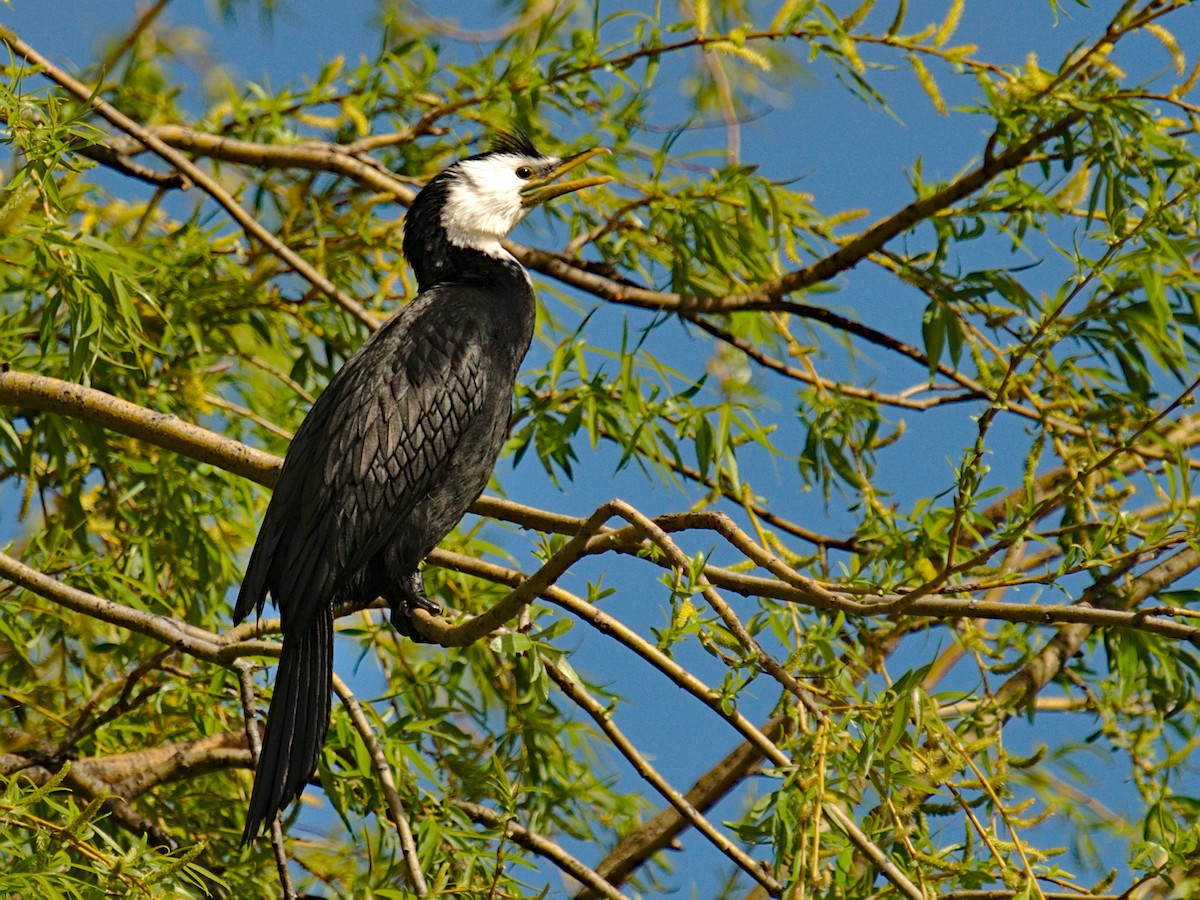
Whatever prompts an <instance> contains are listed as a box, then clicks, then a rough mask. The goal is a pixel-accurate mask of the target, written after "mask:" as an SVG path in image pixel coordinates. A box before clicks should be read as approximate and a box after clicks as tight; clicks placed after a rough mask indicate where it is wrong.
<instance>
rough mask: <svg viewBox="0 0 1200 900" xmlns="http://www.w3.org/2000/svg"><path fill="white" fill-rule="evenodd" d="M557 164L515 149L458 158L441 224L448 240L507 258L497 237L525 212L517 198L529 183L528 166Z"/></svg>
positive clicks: (523, 215) (514, 225) (502, 234)
mask: <svg viewBox="0 0 1200 900" xmlns="http://www.w3.org/2000/svg"><path fill="white" fill-rule="evenodd" d="M557 163H558V160H557V159H554V158H547V157H541V158H538V159H530V158H528V157H525V156H520V155H518V154H515V153H501V154H497V155H495V156H488V157H486V158H485V159H468V160H464V161H463V162H460V163H459V164H458V172H459V177H458V178H456V179H455V180H454V181H453V183H452V184H451V187H450V191H449V194H448V196H447V198H446V203H445V205H444V206H443V207H442V227H444V228H445V229H446V237H447V238H449V240H450V243H452V244H455V245H457V246H459V247H471V248H473V249H476V250H482V251H483V252H484V253H487V254H488V255H490V256H498V257H507V256H508V255H509V254H508V252H507V251H505V250H504V248H502V247H501V246H500V239H501V238H502V237H504V236H505V235H507V234H508V233H509V232H510V231H512V230H513V228H515V227H516V225H517V223H518V222H520V221H521V220H522V219H523V218H525V214H526V213H527V212H529V208H528V207H526V206H524V205H523V204H522V203H521V188H523V187H525V186H526V184H527V183H528V181H529V177H530V174H529V173H530V172H531V170H532V172H537V171H541V170H544V169H546V168H548V167H551V166H553V165H555V164H557ZM518 172H519V173H520V174H518ZM522 175H524V176H525V177H523V178H522V177H521V176H522Z"/></svg>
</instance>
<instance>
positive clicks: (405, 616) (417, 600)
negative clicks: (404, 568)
mask: <svg viewBox="0 0 1200 900" xmlns="http://www.w3.org/2000/svg"><path fill="white" fill-rule="evenodd" d="M388 607H389V608H390V609H391V611H392V612H391V620H392V627H393V628H395V629H396V630H397V631H398V632H400V633H401V634H402V635H404V636H405V637H406V638H410V639H412V640H414V641H417V642H418V643H422V644H426V643H429V639H428V638H426V637H424V636H423V635H422V634H421V633H420V632H418V631H417V629H416V628H414V627H413V622H412V618H413V613H414V612H416V611H417V610H418V609H423V610H425V612H427V613H429V614H430V615H431V616H440V615H441V614H442V607H441V605H440V604H438V603H435V602H434V601H432V600H430V599H429V597H428V596H426V594H425V583H424V582H423V581H422V580H421V573H420V572H413V573H412V575H411V576H409V578H408V580H407V581H406V582H404V583H403V584H401V585H400V590H399V592H398V594H396V595H393V596H392V597H389V598H388Z"/></svg>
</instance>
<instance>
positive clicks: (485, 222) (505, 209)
mask: <svg viewBox="0 0 1200 900" xmlns="http://www.w3.org/2000/svg"><path fill="white" fill-rule="evenodd" d="M605 152H607V151H605V150H602V149H598V148H597V149H592V150H585V151H584V152H582V153H577V154H575V155H574V156H568V157H557V156H547V155H546V154H544V153H542V152H541V151H539V150H538V149H537V147H535V146H534V145H533V142H532V141H530V139H529V138H528V137H526V136H525V135H524V134H521V133H513V134H502V135H500V136H499V137H498V138H497V139H496V140H495V141H494V142H493V143H492V146H491V147H490V148H489V149H488V150H487V152H485V153H480V154H478V155H476V156H471V157H467V158H466V159H461V160H459V161H458V162H456V163H454V164H453V165H451V166H450V167H449V168H447V169H446V170H445V171H443V172H442V173H441V174H439V175H438V176H437V177H435V178H434V179H433V180H432V181H430V182H429V184H428V185H426V186H425V189H424V190H422V191H421V193H420V194H419V195H418V196H417V198H416V200H414V201H413V205H412V207H411V209H410V210H409V214H408V223H407V225H406V228H405V247H406V251H407V250H408V249H409V246H410V239H412V240H413V241H416V240H420V239H421V237H422V235H418V234H416V233H415V232H416V231H417V230H418V229H424V230H425V231H428V230H430V229H432V228H436V227H439V226H440V230H441V232H442V234H443V235H444V237H445V240H447V241H448V242H449V243H450V244H452V245H454V246H456V247H463V248H469V249H474V250H479V251H481V252H483V253H486V254H488V255H489V256H496V257H504V258H507V257H508V254H507V253H506V252H505V251H504V250H503V248H502V247H501V246H500V239H501V238H503V237H504V236H505V235H507V234H508V233H509V232H510V231H512V229H513V228H514V227H516V225H517V223H518V222H520V221H521V219H523V218H525V215H526V214H527V213H528V212H529V211H530V210H531V209H533V208H534V207H535V206H539V205H541V204H542V203H545V202H546V201H547V200H552V199H553V198H555V197H560V196H562V195H563V194H568V193H571V192H572V191H577V190H580V189H581V188H585V187H591V186H593V185H597V184H604V183H605V182H608V181H612V179H611V178H609V177H608V176H606V175H601V176H594V177H590V178H576V179H571V180H560V179H561V178H562V176H563V175H564V174H565V173H566V172H568V171H570V170H572V169H574V168H575V167H576V166H578V165H580V164H581V163H584V162H587V161H588V160H589V159H591V158H592V157H594V156H596V155H598V154H600V153H605ZM424 237H426V238H427V235H425V236H424ZM412 249H414V250H416V247H415V246H414V247H413V248H412ZM407 255H408V257H409V260H410V261H411V262H412V263H413V264H414V266H415V265H418V263H417V260H416V259H415V258H414V255H413V254H412V253H408V254H407ZM418 278H419V274H418Z"/></svg>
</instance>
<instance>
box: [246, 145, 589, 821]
mask: <svg viewBox="0 0 1200 900" xmlns="http://www.w3.org/2000/svg"><path fill="white" fill-rule="evenodd" d="M600 152H603V151H601V150H589V151H586V152H584V153H579V154H576V155H575V156H570V157H567V158H565V159H560V158H557V157H553V156H546V155H545V154H543V153H541V152H539V151H538V149H537V148H536V147H534V145H533V143H532V142H531V141H530V140H529V139H528V138H527V137H526V136H525V135H523V134H514V135H502V136H501V137H500V138H499V139H498V140H497V141H496V142H495V143H494V144H493V145H492V147H491V149H489V150H488V151H487V152H486V153H481V154H479V155H477V156H472V157H469V158H467V159H463V160H459V161H458V162H456V163H454V164H453V165H451V166H450V167H449V168H447V169H446V170H445V171H443V172H441V173H440V174H439V175H437V176H436V177H435V178H434V179H433V180H432V181H430V182H429V183H428V184H427V185H426V186H425V188H424V189H423V190H422V191H421V192H420V193H419V194H418V195H417V197H416V199H414V200H413V203H412V206H411V207H410V208H409V211H408V218H407V220H406V222H405V229H404V255H405V257H406V258H407V259H408V261H409V264H410V265H412V267H413V270H414V272H415V273H416V276H417V286H418V294H417V297H416V299H414V300H413V301H412V302H411V303H409V304H408V305H407V306H405V307H404V308H403V309H402V310H401V311H400V312H399V313H398V314H396V315H395V316H394V317H393V318H391V319H389V320H388V321H387V322H385V323H384V324H383V326H382V327H381V328H380V329H379V330H378V331H377V332H375V334H373V335H372V336H371V337H370V338H368V340H367V341H366V342H365V343H364V344H363V345H362V347H361V348H359V350H358V352H357V353H355V354H354V356H352V357H351V358H350V360H349V361H347V363H346V364H345V365H344V366H343V367H342V369H341V370H340V371H339V372H338V373H337V375H335V376H334V377H333V379H332V380H331V381H330V382H329V386H328V387H327V388H326V389H325V391H324V393H322V394H321V396H320V398H319V399H318V400H317V402H316V403H315V404H313V407H312V409H311V410H310V411H309V413H308V416H307V417H306V418H305V420H304V422H303V423H302V424H301V426H300V428H299V430H297V432H296V436H295V438H294V439H293V440H292V443H291V446H290V447H289V448H288V452H287V457H286V459H285V460H284V464H283V470H282V472H281V473H280V475H279V482H278V484H277V485H276V486H275V492H274V494H273V495H272V497H271V502H270V505H269V506H268V507H267V513H266V517H265V518H264V520H263V524H262V529H261V530H260V531H259V535H258V541H257V542H256V543H255V545H254V551H253V553H252V554H251V556H250V563H249V565H248V566H247V568H246V577H245V578H244V579H243V581H242V588H241V592H240V593H239V594H238V599H237V605H236V607H235V608H234V612H233V618H234V621H235V622H241V621H242V619H244V618H245V617H246V616H247V615H249V614H250V610H252V609H255V610H257V612H258V613H259V614H260V615H261V614H262V611H263V605H264V602H265V600H266V596H267V594H270V595H271V598H272V600H274V602H275V604H276V605H277V606H278V607H279V615H280V618H281V621H282V630H283V649H282V652H281V654H280V657H279V668H278V670H277V672H276V676H275V692H274V694H273V696H272V697H271V706H270V710H269V712H268V713H267V726H266V731H265V734H264V736H263V741H262V752H261V753H260V754H259V758H258V767H257V769H256V771H255V775H254V790H253V792H252V793H251V795H250V805H249V809H248V810H247V813H246V828H245V831H244V832H243V834H242V842H243V843H246V842H248V841H251V840H253V839H254V838H255V837H256V836H257V835H258V833H259V831H260V830H261V828H262V827H263V825H264V824H269V823H270V822H272V821H273V820H274V818H275V816H276V814H277V813H278V812H279V811H280V810H281V809H283V807H285V806H286V805H287V804H288V803H290V802H291V801H292V800H293V799H294V798H295V797H298V796H299V795H300V794H301V793H302V792H303V790H304V787H305V785H307V784H308V780H309V778H310V777H312V774H313V772H314V771H315V770H316V768H317V760H318V758H319V756H320V753H321V746H322V744H323V743H324V741H325V732H326V730H327V729H328V727H329V713H330V696H329V695H330V690H331V683H332V675H331V673H332V670H333V610H334V607H335V606H338V605H341V604H346V603H350V604H366V603H369V602H371V601H372V600H374V599H375V598H376V597H380V596H381V597H383V598H384V599H386V600H387V603H388V606H389V608H390V610H391V621H392V625H393V626H394V627H395V628H396V630H397V631H399V632H400V633H401V634H404V635H407V636H408V637H411V638H414V639H418V640H419V639H420V638H419V635H418V634H417V633H416V631H415V630H414V628H413V626H412V624H411V622H410V620H409V619H410V616H411V614H412V612H413V611H414V610H415V609H425V610H428V611H429V612H431V613H437V612H439V611H440V608H439V607H438V606H437V604H435V603H433V602H432V601H431V600H429V598H428V597H426V596H425V588H424V585H423V583H422V580H421V573H420V571H419V570H418V566H419V564H420V562H421V560H422V559H424V558H425V556H426V555H427V554H428V553H429V552H430V551H431V550H432V549H433V548H434V547H435V546H436V545H437V543H438V542H439V541H440V540H441V539H442V538H443V537H445V536H446V535H447V534H448V533H449V532H450V530H451V529H452V528H453V527H454V526H455V525H456V524H457V523H458V520H459V519H460V518H462V516H463V514H464V513H465V512H466V511H467V507H468V506H470V504H471V502H472V501H474V500H475V498H476V497H478V496H479V494H480V493H481V492H482V491H483V489H484V487H485V486H486V485H487V480H488V478H489V476H490V475H491V472H492V468H493V466H494V465H495V462H496V457H497V456H498V455H499V453H500V449H501V447H502V446H503V444H504V440H505V435H506V433H507V430H508V425H509V418H510V416H511V415H512V398H513V387H514V384H515V381H516V376H517V369H518V367H519V366H520V364H521V360H522V359H523V358H524V356H525V352H526V351H527V350H528V349H529V343H530V341H531V339H532V337H533V325H534V316H535V302H534V295H533V286H532V284H531V282H530V280H529V275H528V273H527V272H526V271H525V269H524V268H523V267H522V266H521V265H520V263H518V262H517V261H516V259H514V258H513V256H512V255H511V254H510V253H509V252H508V251H507V250H505V249H504V248H503V246H501V244H500V240H501V238H503V237H504V236H505V235H507V234H508V233H509V231H511V230H512V229H513V228H514V227H515V226H516V224H517V223H518V222H520V221H521V219H522V218H524V216H525V214H526V213H528V212H529V211H530V210H531V209H532V208H533V207H535V206H538V205H539V204H541V203H544V202H546V201H547V200H550V199H552V198H554V197H558V196H560V195H562V194H566V193H569V192H571V191H576V190H579V189H580V188H585V187H590V186H592V185H596V184H603V183H604V182H606V181H610V180H611V179H609V178H607V177H592V178H581V179H577V180H573V181H562V182H560V181H557V180H556V179H558V178H559V176H561V175H562V174H563V173H564V172H566V171H568V170H569V169H572V168H574V167H575V166H577V165H579V164H580V163H582V162H585V161H586V160H588V159H590V158H591V157H593V156H595V155H596V154H597V153H600Z"/></svg>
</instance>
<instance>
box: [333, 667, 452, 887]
mask: <svg viewBox="0 0 1200 900" xmlns="http://www.w3.org/2000/svg"><path fill="white" fill-rule="evenodd" d="M333 689H334V691H335V692H336V693H337V695H338V697H339V698H341V701H342V705H343V706H345V707H346V712H348V713H349V714H350V721H351V722H352V723H353V724H354V730H355V731H357V732H358V736H359V737H360V738H362V742H363V744H364V745H365V746H366V748H367V753H368V754H369V755H370V757H371V767H372V768H373V769H374V770H375V778H376V779H377V780H378V781H379V788H380V790H382V791H383V796H384V800H385V801H386V802H387V808H388V818H390V819H391V820H392V824H393V825H395V826H396V833H397V834H398V835H399V836H400V847H401V849H402V850H403V852H404V862H405V864H406V865H407V866H408V877H409V879H410V880H411V881H412V886H413V890H414V891H415V892H416V894H417V896H418V897H428V896H429V887H428V886H427V885H426V884H425V874H424V872H422V871H421V860H420V859H419V858H418V857H417V842H416V841H415V840H414V839H413V833H412V828H411V827H410V826H409V824H408V814H407V813H406V812H405V811H404V802H403V801H402V800H401V799H400V791H399V790H397V788H396V779H395V778H393V777H392V768H391V766H389V765H388V761H387V755H386V754H385V753H384V752H383V747H382V746H381V745H380V743H379V741H378V740H377V739H376V737H375V732H374V731H373V730H372V729H371V723H370V722H368V721H367V717H366V714H365V713H364V712H363V710H362V706H360V705H359V702H358V699H357V698H356V697H355V696H354V693H353V692H352V691H351V690H350V688H349V687H348V686H347V685H346V682H344V681H342V679H341V678H339V677H338V674H337V673H336V672H334V673H333Z"/></svg>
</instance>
